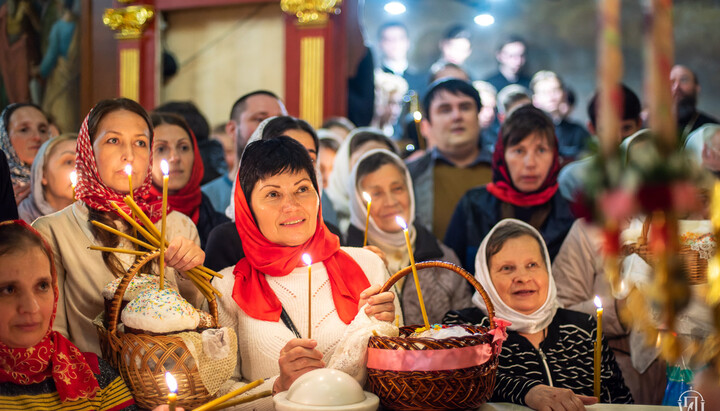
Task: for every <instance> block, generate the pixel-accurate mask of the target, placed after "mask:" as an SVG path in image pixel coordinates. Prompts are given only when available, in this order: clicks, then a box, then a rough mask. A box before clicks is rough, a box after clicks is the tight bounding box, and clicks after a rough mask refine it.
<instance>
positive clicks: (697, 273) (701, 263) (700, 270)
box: [623, 216, 708, 285]
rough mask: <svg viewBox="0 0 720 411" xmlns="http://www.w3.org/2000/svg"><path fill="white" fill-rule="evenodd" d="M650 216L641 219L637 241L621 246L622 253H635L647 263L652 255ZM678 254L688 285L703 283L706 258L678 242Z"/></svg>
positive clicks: (650, 261)
mask: <svg viewBox="0 0 720 411" xmlns="http://www.w3.org/2000/svg"><path fill="white" fill-rule="evenodd" d="M651 222H652V218H651V217H649V216H648V217H647V218H645V221H643V227H642V231H641V233H640V237H639V238H638V240H637V242H635V243H631V244H627V245H625V246H623V253H624V254H625V255H630V254H637V255H639V256H640V257H641V258H642V259H643V260H645V261H646V262H647V263H648V264H651V265H652V264H653V256H652V253H651V252H650V250H649V248H648V238H649V233H650V226H651ZM678 255H679V256H680V259H681V261H682V269H683V272H685V275H686V276H687V279H688V282H689V283H690V285H697V284H705V283H707V268H708V260H707V259H705V258H702V257H701V256H700V253H699V252H698V251H696V250H693V249H692V248H691V247H690V246H689V245H687V244H686V243H684V242H683V241H681V242H680V249H679V250H678Z"/></svg>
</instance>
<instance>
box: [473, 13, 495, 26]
mask: <svg viewBox="0 0 720 411" xmlns="http://www.w3.org/2000/svg"><path fill="white" fill-rule="evenodd" d="M474 21H475V24H477V25H478V26H482V27H487V26H492V25H493V23H495V17H493V16H492V14H488V13H483V14H478V15H477V16H475V19H474Z"/></svg>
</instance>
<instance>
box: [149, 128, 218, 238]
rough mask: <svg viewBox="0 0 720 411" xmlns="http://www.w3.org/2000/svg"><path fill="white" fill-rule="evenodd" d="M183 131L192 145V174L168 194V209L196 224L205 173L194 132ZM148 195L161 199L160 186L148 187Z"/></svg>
mask: <svg viewBox="0 0 720 411" xmlns="http://www.w3.org/2000/svg"><path fill="white" fill-rule="evenodd" d="M185 131H186V132H188V134H189V135H190V142H191V143H192V146H193V165H192V174H191V175H190V180H189V181H188V182H187V184H185V186H184V187H183V188H181V189H180V190H178V192H177V193H175V194H172V195H168V209H170V210H175V211H179V212H181V213H183V214H185V215H186V216H188V217H190V218H191V219H192V221H193V223H195V224H197V223H198V219H199V218H200V203H201V202H202V191H200V183H201V182H202V178H203V174H204V173H205V167H203V162H202V157H200V150H199V149H198V144H197V139H196V138H195V134H193V132H192V131H191V130H189V129H186V130H185ZM153 141H154V140H153ZM150 195H151V196H152V197H160V199H161V200H162V186H161V187H160V188H158V187H156V186H155V184H153V185H152V186H151V187H150Z"/></svg>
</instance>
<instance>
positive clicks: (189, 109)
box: [153, 101, 210, 141]
mask: <svg viewBox="0 0 720 411" xmlns="http://www.w3.org/2000/svg"><path fill="white" fill-rule="evenodd" d="M153 111H155V112H158V113H159V112H163V113H174V114H177V115H179V116H181V117H182V118H184V119H185V121H186V122H187V125H188V126H189V127H190V130H192V132H193V134H195V138H196V139H197V141H205V140H207V139H208V138H210V125H209V124H208V122H207V120H206V119H205V116H203V115H202V113H201V112H200V110H199V109H198V108H197V106H196V105H195V104H194V103H193V102H191V101H170V102H168V103H165V104H163V105H161V106H158V107H156V108H155V110H153Z"/></svg>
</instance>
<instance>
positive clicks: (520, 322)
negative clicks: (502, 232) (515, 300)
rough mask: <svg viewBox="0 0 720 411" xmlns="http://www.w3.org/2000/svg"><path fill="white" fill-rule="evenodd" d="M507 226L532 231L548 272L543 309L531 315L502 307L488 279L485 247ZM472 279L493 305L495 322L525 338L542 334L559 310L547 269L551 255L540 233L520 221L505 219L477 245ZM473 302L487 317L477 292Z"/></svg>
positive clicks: (488, 272)
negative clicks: (499, 319)
mask: <svg viewBox="0 0 720 411" xmlns="http://www.w3.org/2000/svg"><path fill="white" fill-rule="evenodd" d="M506 225H521V226H523V227H526V228H527V229H528V230H530V231H532V233H533V235H534V236H535V237H536V238H537V239H538V240H539V242H540V244H542V253H543V255H544V256H545V267H546V268H547V273H548V277H549V278H548V293H547V298H546V299H545V303H544V304H543V305H542V307H540V308H539V309H538V310H537V311H535V312H534V313H532V314H522V313H519V312H517V311H515V310H513V309H512V308H510V307H509V306H508V305H507V304H505V302H504V301H503V300H502V299H501V298H500V295H498V292H497V290H496V289H495V285H494V284H493V282H492V280H491V278H490V268H489V267H488V264H487V263H488V262H487V260H486V258H485V252H486V249H487V244H488V242H489V241H490V237H492V235H493V233H494V232H495V231H496V230H497V229H498V228H499V227H503V226H506ZM475 278H476V279H477V280H478V282H480V284H481V285H482V286H483V288H484V289H485V291H486V292H487V294H488V296H489V297H490V301H492V303H493V305H494V306H495V315H496V316H497V317H498V318H502V319H503V320H508V321H510V322H511V323H512V325H511V326H510V327H508V329H510V330H512V331H518V332H522V333H528V334H533V333H536V332H538V331H541V330H543V329H545V327H547V326H548V325H550V323H551V322H552V320H553V317H555V312H556V311H557V309H558V307H560V304H559V303H558V301H557V289H556V288H555V280H554V279H553V276H552V271H551V268H550V255H549V254H548V251H547V246H546V245H545V240H543V238H542V236H541V235H540V233H539V232H538V231H537V230H536V229H535V228H533V226H531V225H530V224H527V223H525V222H523V221H520V220H516V219H514V218H506V219H504V220H500V222H499V223H497V224H495V227H493V228H492V230H490V232H489V233H488V234H487V235H486V236H485V238H484V239H483V241H482V244H480V249H479V250H478V252H477V255H476V256H475ZM472 301H473V304H475V306H477V307H478V308H480V310H482V311H483V312H484V313H486V314H487V308H486V307H485V302H484V301H483V299H482V297H481V296H480V293H478V292H477V291H476V292H475V295H473V298H472Z"/></svg>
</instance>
